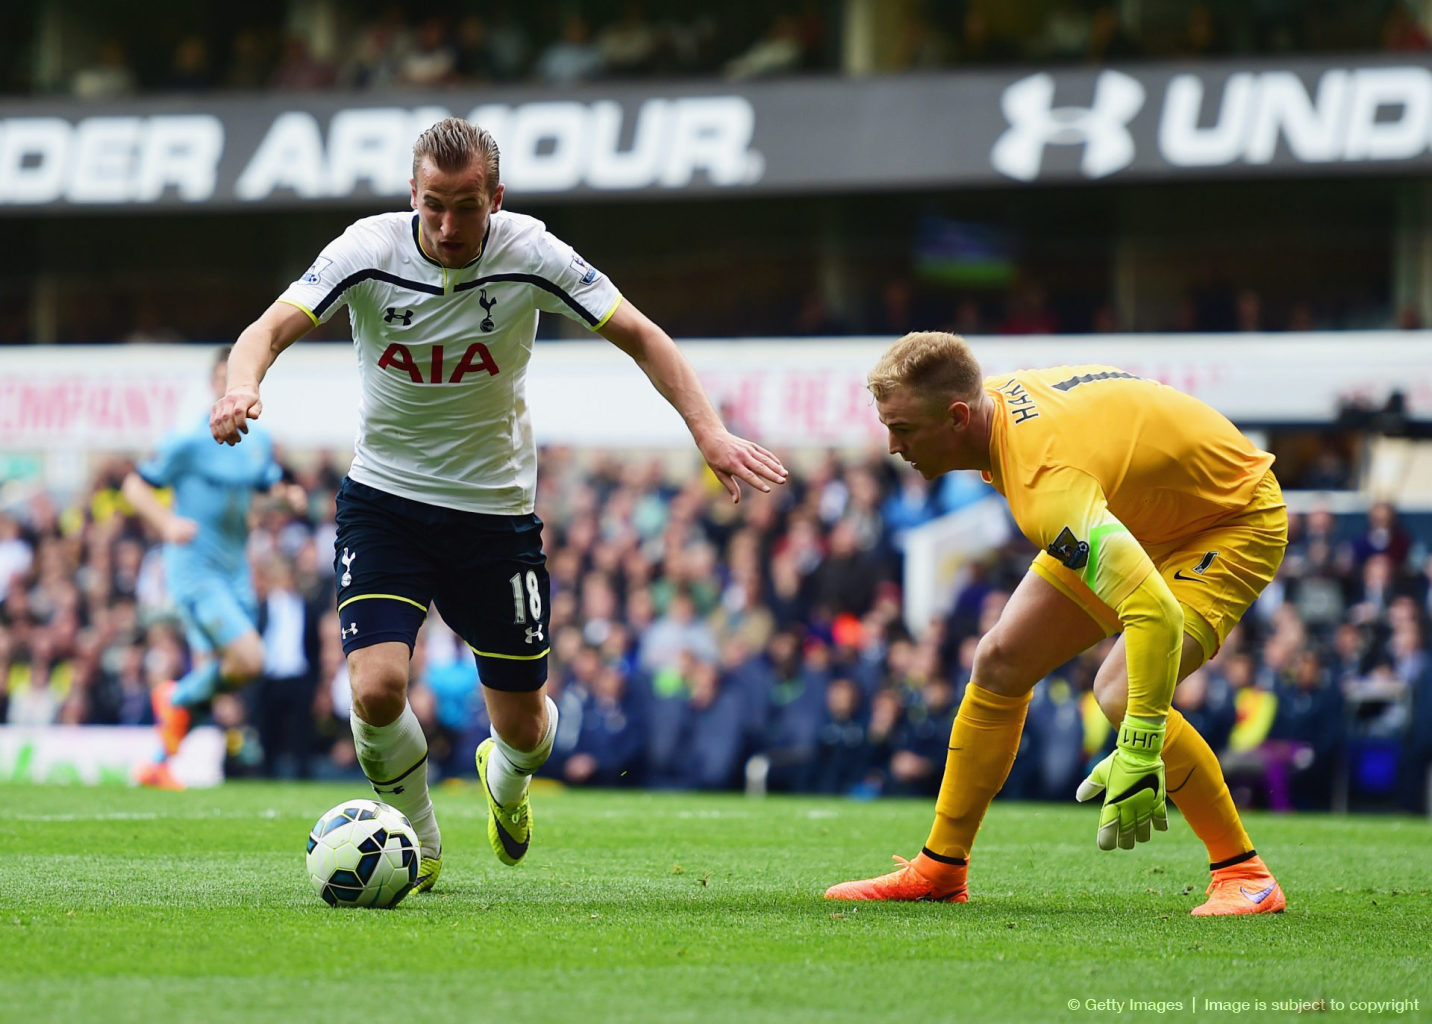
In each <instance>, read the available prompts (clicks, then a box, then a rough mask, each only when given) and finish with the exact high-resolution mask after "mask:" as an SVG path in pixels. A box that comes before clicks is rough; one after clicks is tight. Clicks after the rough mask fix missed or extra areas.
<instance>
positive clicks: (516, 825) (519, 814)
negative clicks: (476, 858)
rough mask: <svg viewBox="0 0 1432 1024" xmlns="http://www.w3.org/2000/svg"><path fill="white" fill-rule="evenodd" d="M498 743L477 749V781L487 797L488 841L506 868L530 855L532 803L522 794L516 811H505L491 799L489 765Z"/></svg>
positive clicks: (491, 742)
mask: <svg viewBox="0 0 1432 1024" xmlns="http://www.w3.org/2000/svg"><path fill="white" fill-rule="evenodd" d="M496 746H497V742H496V741H495V740H493V739H492V738H491V737H488V738H487V739H485V740H483V741H482V743H480V744H479V745H478V748H477V777H478V779H480V780H481V781H482V791H483V792H484V793H486V794H487V812H488V813H487V841H488V842H489V843H491V844H492V852H493V853H495V854H497V859H498V860H500V861H502V863H504V864H509V865H511V864H516V863H517V862H518V861H519V860H521V859H522V858H523V857H524V856H526V854H527V844H528V843H530V842H531V841H532V801H531V799H530V798H529V796H528V794H526V793H523V794H522V801H521V802H520V803H519V804H517V806H515V807H503V806H502V805H501V804H499V803H498V802H497V800H496V799H495V798H494V797H493V795H492V790H491V788H490V787H489V786H488V785H487V762H488V761H489V760H490V759H491V758H492V751H493V750H494V749H496Z"/></svg>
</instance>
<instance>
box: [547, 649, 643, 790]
mask: <svg viewBox="0 0 1432 1024" xmlns="http://www.w3.org/2000/svg"><path fill="white" fill-rule="evenodd" d="M581 721H582V729H581V734H580V735H579V736H578V738H577V745H576V748H575V749H574V750H573V751H572V754H571V756H570V757H568V758H567V762H566V765H565V767H564V768H563V772H562V777H563V778H564V779H565V780H566V781H567V782H570V783H572V784H573V785H586V786H608V787H610V786H634V785H639V784H640V783H641V782H642V781H643V779H642V759H643V754H644V752H645V750H644V748H645V745H646V732H645V723H643V721H642V720H641V713H640V709H639V707H638V706H637V704H636V702H635V701H634V700H633V699H632V698H631V696H630V694H629V693H628V690H627V676H626V672H625V671H624V670H623V669H622V667H621V666H620V665H619V664H614V663H611V662H608V663H605V664H603V665H602V666H601V668H600V669H599V671H598V672H597V675H596V678H595V680H594V681H593V684H592V688H591V693H590V696H589V697H588V700H587V703H586V707H585V708H584V710H583V713H582V716H581Z"/></svg>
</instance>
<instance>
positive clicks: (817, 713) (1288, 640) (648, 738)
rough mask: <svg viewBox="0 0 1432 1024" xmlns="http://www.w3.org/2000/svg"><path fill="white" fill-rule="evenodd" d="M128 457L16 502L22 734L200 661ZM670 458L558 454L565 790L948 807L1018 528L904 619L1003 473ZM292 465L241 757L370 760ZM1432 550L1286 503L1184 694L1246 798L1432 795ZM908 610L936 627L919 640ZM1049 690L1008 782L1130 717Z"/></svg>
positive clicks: (456, 714)
mask: <svg viewBox="0 0 1432 1024" xmlns="http://www.w3.org/2000/svg"><path fill="white" fill-rule="evenodd" d="M128 468H129V463H127V462H125V461H123V460H116V461H114V462H112V463H110V464H107V465H105V466H103V467H101V468H100V470H99V471H98V472H97V474H96V476H95V478H94V480H93V485H92V487H91V489H90V491H89V492H88V493H87V494H86V495H84V497H83V499H82V500H79V501H76V502H74V503H73V504H69V505H64V506H61V505H60V504H58V503H57V502H56V501H55V500H54V499H53V498H52V497H51V496H50V495H48V494H46V493H43V492H38V493H33V494H30V495H28V496H26V497H25V498H24V499H23V500H13V499H14V495H13V494H12V495H11V496H10V497H11V498H12V500H10V501H9V502H7V504H6V505H5V508H6V511H5V512H4V513H0V722H9V723H13V724H46V723H67V724H98V723H122V724H147V723H150V722H151V721H152V711H151V707H150V699H149V691H150V688H151V687H152V686H154V685H155V684H156V683H158V682H161V681H163V680H167V679H172V678H174V677H176V676H177V675H179V674H180V673H182V672H183V671H185V669H186V668H187V664H188V657H189V654H188V651H187V650H186V648H185V645H184V641H183V633H182V630H181V629H180V628H179V627H178V625H177V618H176V616H175V615H174V612H173V609H172V607H171V605H170V602H169V598H168V596H167V594H166V589H165V585H164V580H163V578H162V576H163V570H162V565H161V561H160V559H159V558H158V547H157V544H156V538H154V537H152V536H148V535H146V534H145V532H144V531H143V528H142V527H141V525H140V523H139V521H138V520H137V519H136V518H135V517H134V515H133V514H132V513H131V512H130V510H128V509H127V507H126V505H125V502H124V499H123V497H122V496H121V494H120V490H119V485H120V481H121V480H122V479H123V477H124V475H125V472H126V471H127V470H128ZM671 469H672V467H671V466H670V465H668V464H665V463H664V462H663V461H662V460H660V459H642V460H633V459H630V458H618V457H616V456H614V455H603V456H593V455H590V454H579V453H577V452H574V451H572V450H568V449H560V448H551V449H546V450H544V451H543V453H542V456H541V471H540V475H539V496H538V512H539V514H540V515H541V516H542V518H543V520H544V521H545V523H546V524H547V550H548V552H549V565H550V569H551V575H552V602H551V630H550V631H551V642H552V649H553V655H554V656H553V668H552V677H551V681H550V686H551V692H552V695H553V698H554V699H555V700H557V702H558V704H559V706H560V708H561V711H562V715H561V720H560V729H559V732H558V736H557V740H556V747H555V749H554V752H553V755H552V757H551V759H550V761H549V762H548V764H547V766H546V767H545V769H544V772H543V773H544V774H547V775H551V776H555V777H557V778H559V779H561V780H563V781H565V782H567V783H569V784H573V785H597V786H632V785H643V786H648V787H666V788H694V789H734V788H741V787H747V788H752V789H769V790H772V791H809V792H824V793H842V794H849V795H854V796H864V797H873V796H877V795H880V794H907V795H908V794H932V793H934V792H935V791H936V789H937V787H938V785H939V781H940V776H941V770H942V766H943V764H944V758H945V746H946V743H947V737H948V735H949V731H950V724H951V721H952V719H953V716H954V712H955V709H956V708H957V707H958V704H959V700H960V698H961V696H962V691H963V687H964V685H965V684H966V682H967V681H968V678H969V666H970V664H971V660H972V657H973V651H974V646H975V643H976V641H977V640H978V638H979V636H980V635H981V634H982V633H983V632H984V631H985V630H987V629H988V628H989V626H990V625H991V624H992V623H993V621H994V620H995V619H996V618H997V617H998V615H999V612H1000V609H1001V608H1002V606H1003V604H1004V602H1005V600H1006V599H1007V597H1008V594H1009V591H1010V588H1011V587H1012V586H1013V585H1014V584H1015V583H1016V582H1017V581H1018V579H1019V578H1020V576H1021V575H1022V574H1023V572H1024V569H1025V567H1026V566H1027V564H1028V560H1029V557H1030V555H1031V551H1030V549H1029V548H1028V546H1027V544H1025V543H1024V542H1023V541H1022V540H1021V541H1018V542H1014V543H1011V544H1010V545H1008V546H1007V547H1005V548H1003V549H1001V550H998V551H992V552H990V553H989V554H988V556H987V557H986V558H984V559H982V560H981V561H979V562H978V563H977V564H975V565H973V566H971V567H970V570H971V571H970V572H969V573H968V579H967V582H966V583H965V584H964V585H963V586H962V587H961V588H960V589H959V590H958V592H957V593H956V594H954V595H953V598H954V599H953V603H952V605H951V607H950V609H949V611H948V613H947V614H945V615H943V616H942V617H941V618H940V619H938V620H937V621H933V622H931V623H927V624H924V623H921V624H916V623H908V622H905V621H904V620H903V615H902V602H901V591H900V580H901V578H902V572H901V562H902V557H903V555H902V549H903V543H904V535H905V533H906V531H908V530H909V529H911V528H912V527H916V526H919V525H921V524H923V523H925V522H928V521H930V520H931V519H933V518H934V517H936V516H939V515H941V514H943V513H946V512H949V511H952V510H956V509H959V508H962V507H964V506H966V505H968V504H970V503H972V502H974V501H978V500H981V499H982V498H983V497H985V496H987V494H988V493H992V492H988V491H987V489H986V488H985V487H984V485H982V484H980V483H979V481H978V479H977V478H976V477H974V476H973V475H971V474H954V475H951V476H949V477H946V478H944V479H943V480H940V481H936V482H935V483H932V484H926V483H924V482H923V481H922V480H920V479H919V478H918V476H916V475H915V474H913V473H910V472H906V471H903V470H897V469H896V467H895V466H894V465H893V464H891V463H890V462H889V461H888V460H887V459H886V458H885V457H884V456H883V454H882V453H872V454H871V455H870V456H869V457H868V458H846V457H841V456H838V455H836V454H826V455H823V456H821V457H818V458H814V459H813V460H812V461H811V462H810V463H809V464H808V465H806V466H805V468H804V469H803V470H798V471H797V472H795V473H794V474H793V476H792V478H791V481H790V484H789V486H788V487H787V488H785V489H784V490H783V492H781V493H779V494H777V495H774V496H769V497H766V496H754V497H751V496H748V500H747V501H745V502H743V503H742V504H741V505H739V506H734V507H733V506H731V505H730V504H729V501H728V500H727V499H726V497H725V495H724V492H722V491H721V490H720V488H719V487H718V486H717V485H716V483H715V481H714V478H711V477H709V476H707V475H705V474H704V473H703V474H701V475H691V474H690V473H687V474H686V475H684V476H682V475H681V474H680V473H677V474H673V473H672V472H671ZM293 472H294V476H295V478H296V479H297V480H298V482H300V483H301V484H302V485H303V486H304V487H305V489H306V490H307V492H308V494H309V496H310V502H309V508H308V514H307V515H306V516H305V515H296V514H294V513H292V512H291V511H288V510H285V509H283V508H280V507H272V508H266V509H263V510H262V511H260V512H259V513H258V514H257V515H256V517H255V521H254V523H253V528H252V532H251V535H250V556H251V559H252V561H253V564H254V566H255V576H256V585H257V588H258V591H259V597H260V608H261V611H260V622H259V626H260V631H261V632H262V634H263V636H264V639H265V642H266V648H267V655H266V659H267V660H266V665H265V675H264V677H263V679H262V680H261V681H260V682H259V683H257V684H255V685H253V686H251V687H249V688H248V689H247V690H245V691H242V692H240V693H238V694H224V695H221V696H220V697H219V698H217V699H216V700H215V702H214V705H213V712H212V714H213V720H214V722H215V724H217V725H218V726H219V727H221V728H222V729H224V730H225V731H226V733H227V736H228V739H229V746H228V749H229V763H228V770H229V772H230V773H231V774H245V773H249V774H265V775H272V776H282V777H340V776H341V777H357V775H358V768H357V765H356V763H355V761H354V753H353V746H352V740H351V737H350V733H349V728H348V725H347V722H346V715H347V712H348V707H347V702H348V699H349V698H348V685H347V680H346V678H345V675H344V672H345V669H344V663H343V657H342V652H341V649H340V644H339V632H338V625H337V620H336V615H335V613H334V612H333V610H332V609H333V596H332V595H333V592H334V580H333V565H332V561H333V560H332V556H331V552H332V538H333V535H334V524H333V495H334V492H335V490H336V487H337V484H338V482H339V480H340V478H341V470H340V468H339V467H338V466H337V464H336V463H335V461H334V460H333V459H332V458H327V457H325V458H322V459H319V460H316V461H313V462H312V463H311V464H308V465H306V466H300V465H297V464H295V467H294V470H293ZM1429 621H1432V550H1429V546H1428V544H1427V543H1426V542H1425V540H1419V539H1417V538H1416V537H1415V536H1414V534H1413V532H1411V531H1409V529H1408V528H1407V527H1406V526H1405V525H1404V524H1402V523H1401V522H1400V521H1399V518H1398V515H1397V513H1396V511H1395V510H1394V509H1393V508H1391V507H1390V506H1388V505H1386V504H1379V505H1375V506H1374V507H1373V508H1372V509H1371V510H1370V511H1369V512H1368V513H1367V515H1366V516H1354V517H1337V516H1334V515H1333V514H1332V513H1330V512H1327V511H1314V512H1311V513H1308V514H1306V515H1295V516H1293V517H1292V539H1291V542H1290V546H1289V549H1288V554H1287V557H1286V559H1285V561H1284V563H1283V567H1282V569H1281V571H1280V573H1279V575H1278V578H1277V579H1276V580H1275V582H1274V584H1273V585H1272V586H1270V587H1269V589H1268V591H1267V592H1266V593H1265V594H1264V595H1263V596H1262V597H1261V598H1260V600H1259V601H1258V603H1257V604H1256V605H1255V607H1254V609H1253V611H1252V612H1251V613H1250V614H1249V616H1248V617H1247V619H1245V621H1244V623H1243V624H1242V625H1241V626H1240V627H1239V628H1238V629H1237V630H1236V631H1235V633H1234V634H1233V636H1232V637H1231V638H1230V640H1229V642H1228V643H1227V644H1226V645H1225V647H1224V649H1223V650H1222V651H1221V652H1220V654H1219V656H1218V657H1217V658H1216V659H1215V660H1214V661H1213V662H1212V663H1211V664H1210V665H1209V666H1208V667H1207V668H1205V669H1204V670H1202V671H1200V672H1198V673H1197V674H1195V675H1194V676H1192V677H1190V678H1189V679H1188V680H1186V681H1185V682H1184V683H1183V684H1182V685H1181V686H1180V687H1179V690H1178V692H1177V694H1176V697H1175V703H1176V705H1177V706H1178V707H1179V708H1180V709H1181V710H1182V711H1183V713H1184V715H1185V716H1187V717H1188V719H1189V720H1190V721H1192V722H1193V723H1194V724H1195V725H1196V726H1197V727H1198V728H1199V729H1200V731H1202V732H1203V733H1204V735H1205V736H1206V737H1207V738H1208V740H1209V742H1210V743H1211V744H1212V746H1213V747H1214V749H1215V750H1218V751H1220V752H1221V755H1222V758H1223V760H1224V763H1225V770H1226V772H1227V774H1228V775H1229V778H1230V785H1231V786H1232V787H1233V789H1234V791H1235V795H1236V796H1237V797H1238V799H1240V801H1241V802H1243V803H1245V804H1250V805H1256V806H1266V807H1271V808H1274V809H1279V810H1287V809H1292V808H1327V807H1330V806H1348V805H1351V806H1353V807H1362V806H1369V805H1376V806H1383V807H1401V808H1404V809H1407V810H1416V811H1425V810H1426V809H1427V779H1428V769H1429V764H1432V649H1429V643H1428V637H1429V635H1432V634H1429V631H1428V627H1429ZM913 626H923V627H924V628H920V629H912V628H911V627H913ZM461 647H462V645H461V643H460V641H458V640H457V639H456V637H454V636H453V635H452V634H451V633H450V632H449V631H448V630H447V629H446V627H445V626H444V625H443V624H442V623H441V621H440V620H439V619H438V618H437V616H436V613H432V614H430V616H429V620H428V623H427V625H426V626H425V627H424V630H423V633H422V635H421V636H420V639H419V645H418V648H417V649H416V650H415V652H414V658H415V660H416V663H417V667H416V672H415V674H414V678H415V680H416V681H417V685H415V686H414V688H413V691H412V703H413V706H414V708H415V710H416V711H417V713H418V715H419V717H420V719H421V720H422V722H423V725H424V728H425V730H426V731H427V732H428V733H429V740H430V744H431V751H432V755H431V756H432V761H433V764H434V765H435V767H436V768H437V770H438V771H440V772H441V773H442V774H443V775H444V776H445V777H459V776H463V775H470V774H471V773H472V771H473V766H472V761H471V754H472V750H473V748H474V746H475V745H476V743H477V742H478V741H479V740H480V739H482V738H483V737H485V736H486V735H487V730H488V723H487V721H486V719H485V715H484V713H483V709H482V700H481V697H480V694H479V690H478V676H477V669H476V667H475V666H474V664H473V660H472V658H471V657H470V656H469V655H468V653H467V652H466V651H465V650H462V649H461ZM1102 653H1103V652H1102V651H1094V652H1091V653H1089V654H1086V655H1085V656H1083V657H1081V658H1080V659H1077V660H1076V661H1074V662H1072V663H1070V664H1068V665H1066V666H1064V667H1063V668H1061V669H1060V670H1059V671H1058V672H1056V673H1055V674H1054V675H1052V676H1050V677H1049V678H1048V679H1046V680H1044V681H1043V682H1042V683H1040V685H1039V687H1038V688H1037V689H1036V691H1035V697H1034V702H1033V705H1032V706H1031V708H1030V712H1029V717H1028V724H1027V726H1026V729H1025V736H1024V741H1023V746H1022V747H1021V751H1020V756H1019V758H1018V760H1017V762H1016V765H1015V768H1014V771H1013V773H1012V775H1011V776H1010V779H1009V782H1008V784H1007V785H1006V787H1005V790H1004V792H1005V795H1006V796H1013V797H1017V798H1030V799H1059V800H1062V799H1065V798H1067V797H1069V796H1070V795H1071V794H1072V793H1073V790H1074V788H1075V786H1076V784H1077V782H1078V780H1079V779H1080V778H1081V777H1082V775H1083V773H1084V771H1085V769H1086V766H1087V765H1088V764H1089V763H1090V761H1091V759H1095V758H1097V757H1099V756H1102V754H1103V753H1104V752H1105V751H1106V750H1107V749H1109V747H1110V744H1111V743H1112V736H1111V730H1110V728H1109V726H1108V725H1107V724H1106V723H1105V722H1104V720H1103V718H1102V716H1101V715H1100V713H1099V711H1098V709H1097V706H1096V704H1095V702H1094V700H1093V697H1092V694H1091V692H1090V686H1091V683H1092V679H1093V674H1094V670H1095V668H1096V667H1097V665H1098V664H1099V660H1100V658H1101V657H1102Z"/></svg>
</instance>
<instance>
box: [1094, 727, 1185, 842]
mask: <svg viewBox="0 0 1432 1024" xmlns="http://www.w3.org/2000/svg"><path fill="white" fill-rule="evenodd" d="M1163 741H1164V723H1163V722H1162V721H1153V720H1151V719H1147V718H1132V717H1128V716H1126V717H1125V718H1124V724H1123V725H1121V726H1120V727H1119V742H1118V746H1117V747H1116V748H1115V750H1114V752H1113V753H1112V754H1110V755H1109V756H1108V757H1106V758H1104V760H1102V761H1100V762H1099V763H1098V764H1097V765H1095V766H1094V770H1093V771H1092V772H1090V773H1089V777H1088V778H1087V779H1085V780H1084V781H1083V782H1081V783H1079V791H1078V792H1077V793H1075V794H1074V796H1075V798H1076V799H1078V800H1080V801H1081V802H1082V801H1084V800H1092V799H1093V798H1094V797H1096V796H1098V795H1099V794H1100V793H1103V794H1104V810H1103V812H1102V813H1101V814H1100V815H1099V849H1101V850H1112V849H1113V848H1114V846H1115V845H1116V844H1117V845H1118V846H1119V848H1120V849H1123V850H1132V849H1133V848H1134V843H1135V841H1137V842H1140V843H1146V842H1148V841H1149V837H1150V836H1151V835H1152V832H1150V830H1149V826H1150V825H1152V826H1153V827H1154V828H1156V829H1158V830H1159V831H1160V832H1167V831H1168V809H1167V807H1166V805H1165V803H1164V796H1165V794H1164V765H1163V757H1162V754H1163Z"/></svg>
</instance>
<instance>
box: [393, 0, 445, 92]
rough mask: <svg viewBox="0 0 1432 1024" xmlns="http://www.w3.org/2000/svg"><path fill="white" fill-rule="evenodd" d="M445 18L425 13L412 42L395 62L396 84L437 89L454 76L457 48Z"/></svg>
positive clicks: (413, 87)
mask: <svg viewBox="0 0 1432 1024" xmlns="http://www.w3.org/2000/svg"><path fill="white" fill-rule="evenodd" d="M451 38H452V33H451V32H450V31H449V28H448V24H447V21H446V20H445V19H444V18H442V17H440V16H438V15H435V14H432V15H428V16H427V17H425V18H424V19H423V20H422V21H421V22H420V23H419V24H418V28H417V31H416V32H414V33H413V46H412V48H411V49H410V50H409V51H408V52H407V53H405V54H403V56H402V58H401V59H400V60H399V62H398V76H397V84H398V85H399V86H401V87H405V88H409V89H437V88H440V87H442V86H447V85H452V84H453V82H454V81H455V80H456V77H457V68H458V51H457V47H456V46H455V45H454V44H453V43H452V41H451Z"/></svg>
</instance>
